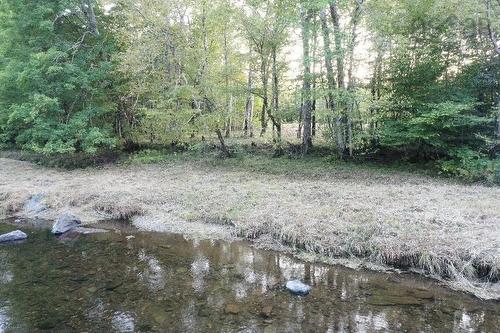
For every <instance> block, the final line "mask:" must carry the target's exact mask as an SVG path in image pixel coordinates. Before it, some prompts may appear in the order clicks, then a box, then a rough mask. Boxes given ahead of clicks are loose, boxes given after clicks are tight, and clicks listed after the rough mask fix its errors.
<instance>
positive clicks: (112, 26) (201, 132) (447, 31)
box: [0, 0, 500, 182]
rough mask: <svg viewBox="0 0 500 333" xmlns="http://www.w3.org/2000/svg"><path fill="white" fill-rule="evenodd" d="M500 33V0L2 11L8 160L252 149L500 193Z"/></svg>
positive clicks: (36, 6)
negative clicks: (21, 155) (494, 187)
mask: <svg viewBox="0 0 500 333" xmlns="http://www.w3.org/2000/svg"><path fill="white" fill-rule="evenodd" d="M499 33H500V1H498V0H468V1H460V0H309V1H306V0H211V1H207V0H116V1H112V0H109V1H106V0H98V1H94V0H57V1H53V0H50V1H49V0H38V1H30V0H2V1H1V3H0V149H4V150H9V149H15V150H22V151H28V152H33V153H37V154H42V155H45V156H56V155H63V156H71V155H75V154H85V155H89V156H98V155H100V154H103V153H105V152H109V151H130V150H134V149H135V150H137V149H141V148H145V147H146V148H147V147H177V148H178V149H199V147H201V146H203V145H207V146H210V145H213V146H214V147H215V148H214V149H217V150H218V151H219V152H220V156H221V157H227V158H230V157H232V156H235V155H237V154H238V151H240V150H241V149H239V148H238V145H242V144H245V143H246V144H250V143H251V145H252V146H259V145H262V146H264V145H265V146H266V147H269V149H271V150H272V152H273V156H282V155H283V156H291V155H293V156H294V157H296V158H302V157H304V156H306V155H311V154H313V155H314V154H315V153H317V152H318V151H321V152H322V153H323V154H328V155H330V156H331V157H332V159H335V160H351V159H354V160H361V161H366V160H383V161H402V162H405V163H419V164H421V165H424V166H425V167H426V168H431V169H433V170H435V171H436V172H438V173H441V174H445V175H450V176H456V177H459V178H462V179H465V180H469V181H489V182H498V181H500V171H499V170H500V164H499V163H500V162H499V154H500V36H499ZM235 138H238V140H236V139H235ZM245 138H247V139H246V140H245ZM325 152H326V153H325Z"/></svg>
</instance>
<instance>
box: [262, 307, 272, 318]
mask: <svg viewBox="0 0 500 333" xmlns="http://www.w3.org/2000/svg"><path fill="white" fill-rule="evenodd" d="M272 313H273V307H272V305H266V306H264V307H263V308H262V310H261V311H260V314H261V316H262V317H264V318H269V317H271V315H272Z"/></svg>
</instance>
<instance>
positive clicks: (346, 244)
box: [0, 146, 500, 298]
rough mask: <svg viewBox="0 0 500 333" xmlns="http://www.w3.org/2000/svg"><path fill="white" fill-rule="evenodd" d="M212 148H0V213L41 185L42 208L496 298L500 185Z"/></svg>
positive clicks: (14, 208)
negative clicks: (43, 163)
mask: <svg viewBox="0 0 500 333" xmlns="http://www.w3.org/2000/svg"><path fill="white" fill-rule="evenodd" d="M246 149H261V148H258V147H252V146H249V147H247V148H246ZM217 154H218V153H217V151H216V150H214V149H212V148H210V146H207V147H197V148H196V149H190V150H187V151H184V152H179V151H177V152H176V151H173V152H172V151H171V152H169V153H166V152H165V151H159V150H149V151H142V152H136V153H133V154H128V155H124V156H120V158H119V159H118V160H117V161H118V162H117V163H115V164H108V165H104V166H101V167H100V168H98V169H96V168H86V169H77V170H62V169H50V168H46V167H40V166H35V165H33V164H30V163H26V162H19V161H14V160H11V159H0V179H1V181H0V215H1V214H3V215H6V214H18V215H23V214H26V212H24V211H23V203H24V202H25V201H26V200H27V199H28V198H29V197H30V196H31V195H34V194H37V193H42V194H43V196H44V203H45V204H47V205H48V206H49V209H48V210H47V211H45V212H43V213H42V214H41V216H42V217H44V218H55V217H56V216H57V214H58V213H60V212H61V211H65V210H70V211H73V212H74V213H76V214H78V215H80V216H82V218H83V219H84V221H86V222H88V223H90V222H95V221H98V220H102V219H108V218H129V219H131V220H132V221H133V222H134V223H135V224H136V225H138V226H140V227H142V228H144V229H149V230H158V231H178V232H184V231H186V232H190V231H192V230H198V231H200V233H201V234H204V235H206V236H207V237H218V236H220V233H234V234H237V235H239V236H241V237H244V238H247V239H252V240H255V241H258V242H259V241H269V240H270V239H271V240H272V241H273V242H275V243H276V244H284V245H287V246H291V247H293V248H295V249H296V250H297V251H299V252H302V253H306V254H307V253H309V254H314V255H317V256H323V257H329V258H352V257H356V258H360V259H361V260H363V261H365V262H370V263H376V264H383V265H389V266H392V267H398V268H401V269H408V270H417V271H419V272H421V273H423V274H427V275H430V276H433V277H435V278H439V279H442V280H444V281H446V282H447V283H448V284H449V285H450V286H452V287H454V288H456V289H460V290H465V291H468V292H472V293H474V294H475V295H477V296H479V297H482V298H500V290H499V283H498V280H499V277H500V253H499V252H498V251H499V249H500V213H499V211H498V206H499V204H500V202H499V199H498V198H500V189H499V188H498V187H488V186H483V185H479V184H474V185H467V184H461V183H458V182H456V181H452V180H449V179H440V178H436V177H430V176H428V175H425V174H423V172H422V171H418V172H415V170H412V168H413V167H412V166H409V165H403V166H401V165H391V166H387V165H383V164H381V163H380V162H370V163H363V164H360V163H358V162H356V161H349V162H343V161H335V160H332V159H331V157H329V156H321V155H316V156H312V157H309V158H307V159H297V158H293V156H286V155H285V156H282V157H279V158H272V156H270V154H271V151H270V150H267V149H264V150H263V151H261V152H260V153H259V154H255V152H253V153H252V154H246V153H245V151H240V152H238V154H235V155H236V157H235V158H232V159H220V158H219V157H218V156H217ZM417 169H418V168H417ZM418 170H420V169H418Z"/></svg>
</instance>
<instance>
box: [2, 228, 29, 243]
mask: <svg viewBox="0 0 500 333" xmlns="http://www.w3.org/2000/svg"><path fill="white" fill-rule="evenodd" d="M26 238H28V235H26V234H25V233H24V232H22V231H21V230H16V231H12V232H9V233H7V234H3V235H0V243H4V242H13V241H18V240H23V239H26Z"/></svg>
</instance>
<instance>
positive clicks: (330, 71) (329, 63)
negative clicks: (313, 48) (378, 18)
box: [320, 11, 345, 155]
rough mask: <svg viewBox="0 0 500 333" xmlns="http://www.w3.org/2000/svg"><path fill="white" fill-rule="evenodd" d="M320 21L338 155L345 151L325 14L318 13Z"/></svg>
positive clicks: (329, 102) (329, 105)
mask: <svg viewBox="0 0 500 333" xmlns="http://www.w3.org/2000/svg"><path fill="white" fill-rule="evenodd" d="M320 20H321V30H322V32H323V49H324V58H325V68H326V81H327V84H328V97H327V103H328V108H329V109H330V110H331V112H332V117H331V118H330V117H329V118H330V119H332V120H330V122H331V124H330V130H332V131H333V132H334V133H333V135H334V136H335V142H336V146H337V151H338V152H339V154H340V155H342V152H343V151H344V149H345V145H344V140H343V135H342V126H340V124H339V115H336V114H335V113H336V108H335V98H334V94H333V92H334V91H335V89H336V88H337V83H336V82H335V73H334V71H333V53H332V49H331V47H330V29H329V28H328V23H327V20H326V14H325V12H324V11H321V12H320Z"/></svg>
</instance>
